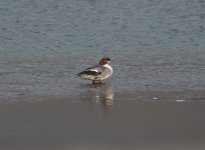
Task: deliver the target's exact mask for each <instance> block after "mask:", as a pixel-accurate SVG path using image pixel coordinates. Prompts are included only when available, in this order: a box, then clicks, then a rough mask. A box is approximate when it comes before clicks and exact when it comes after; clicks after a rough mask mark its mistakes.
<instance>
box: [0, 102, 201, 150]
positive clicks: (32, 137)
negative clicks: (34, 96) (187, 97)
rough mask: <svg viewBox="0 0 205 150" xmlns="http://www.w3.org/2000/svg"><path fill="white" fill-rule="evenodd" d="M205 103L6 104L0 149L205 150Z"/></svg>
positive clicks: (2, 108) (1, 118)
mask: <svg viewBox="0 0 205 150" xmlns="http://www.w3.org/2000/svg"><path fill="white" fill-rule="evenodd" d="M204 108H205V103H204V102H170V101H169V102H164V101H126V100H125V101H115V102H114V105H111V106H107V105H105V103H104V102H102V101H100V102H88V101H85V102H80V101H79V102H78V101H76V102H75V101H73V102H70V101H67V100H62V99H56V100H46V101H43V102H42V101H41V102H16V103H2V104H1V106H0V122H1V124H0V133H1V134H0V149H2V150H96V149H98V150H104V149H106V150H118V149H121V150H123V149H129V150H136V149H139V150H165V149H166V150H202V149H204V147H205V119H204V116H205V109H204Z"/></svg>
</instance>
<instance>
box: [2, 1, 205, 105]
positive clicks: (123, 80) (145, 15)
mask: <svg viewBox="0 0 205 150" xmlns="http://www.w3.org/2000/svg"><path fill="white" fill-rule="evenodd" d="M204 7H205V2H204V1H203V0H194V1H188V0H174V1H169V0H146V1H142V0H135V1H134V0H128V1H127V0H126V1H125V0H112V1H110V0H104V1H97V0H78V1H76V0H70V1H67V0H62V1H56V0H51V1H50V0H44V1H40V0H36V1H32V0H26V1H16V0H8V1H0V22H1V24H0V99H1V101H5V102H13V101H19V100H26V101H36V100H40V101H41V100H43V99H44V98H45V99H47V98H64V99H67V100H68V101H73V100H74V101H75V100H79V98H81V99H82V100H86V99H88V100H91V101H92V100H93V99H94V100H95V101H98V100H99V97H102V95H103V97H105V95H106V94H104V93H106V92H105V91H109V92H108V93H111V96H113V99H114V98H115V99H118V100H127V99H135V100H141V99H142V100H144V99H146V100H175V101H177V100H178V101H180V100H182V101H183V100H191V101H193V100H194V101H195V100H204V99H205V95H204V93H203V91H204V90H205V59H204V58H205V9H204ZM103 56H109V57H111V59H112V60H113V63H112V66H113V69H114V74H113V76H112V78H110V79H108V80H107V81H105V82H106V85H105V86H104V85H103V86H97V87H92V86H91V85H88V83H89V82H87V81H81V80H80V79H78V78H77V77H76V74H77V73H78V72H80V71H82V70H83V69H85V68H86V67H89V66H92V65H95V64H96V63H98V61H99V59H101V57H103ZM110 91H111V92H110ZM96 93H97V94H96ZM96 95H97V96H96ZM123 95H127V97H125V96H124V98H123ZM93 97H94V98H93ZM96 97H97V98H96Z"/></svg>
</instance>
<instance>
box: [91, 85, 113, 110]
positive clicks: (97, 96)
mask: <svg viewBox="0 0 205 150" xmlns="http://www.w3.org/2000/svg"><path fill="white" fill-rule="evenodd" d="M90 88H93V89H95V90H94V91H93V94H92V101H93V102H101V103H102V104H103V106H105V107H106V108H107V107H110V106H113V105H114V102H113V101H114V91H113V87H112V85H110V84H92V85H90Z"/></svg>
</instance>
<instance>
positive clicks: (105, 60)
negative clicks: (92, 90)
mask: <svg viewBox="0 0 205 150" xmlns="http://www.w3.org/2000/svg"><path fill="white" fill-rule="evenodd" d="M109 63H110V58H108V57H104V58H102V59H101V61H100V62H99V65H106V64H109Z"/></svg>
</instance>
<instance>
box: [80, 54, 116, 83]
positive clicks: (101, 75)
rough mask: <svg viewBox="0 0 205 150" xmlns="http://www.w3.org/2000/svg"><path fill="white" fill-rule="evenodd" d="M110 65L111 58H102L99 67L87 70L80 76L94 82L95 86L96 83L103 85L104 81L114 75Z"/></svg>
mask: <svg viewBox="0 0 205 150" xmlns="http://www.w3.org/2000/svg"><path fill="white" fill-rule="evenodd" d="M109 63H110V58H107V57H106V58H102V59H101V61H100V62H99V64H98V65H95V66H93V67H90V68H87V69H86V70H84V71H82V72H80V73H79V74H78V76H79V77H80V78H82V79H87V80H92V81H93V84H95V83H96V81H97V82H99V83H102V81H103V80H105V79H107V78H109V77H110V76H111V75H112V73H113V70H112V67H111V66H110V65H109Z"/></svg>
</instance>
